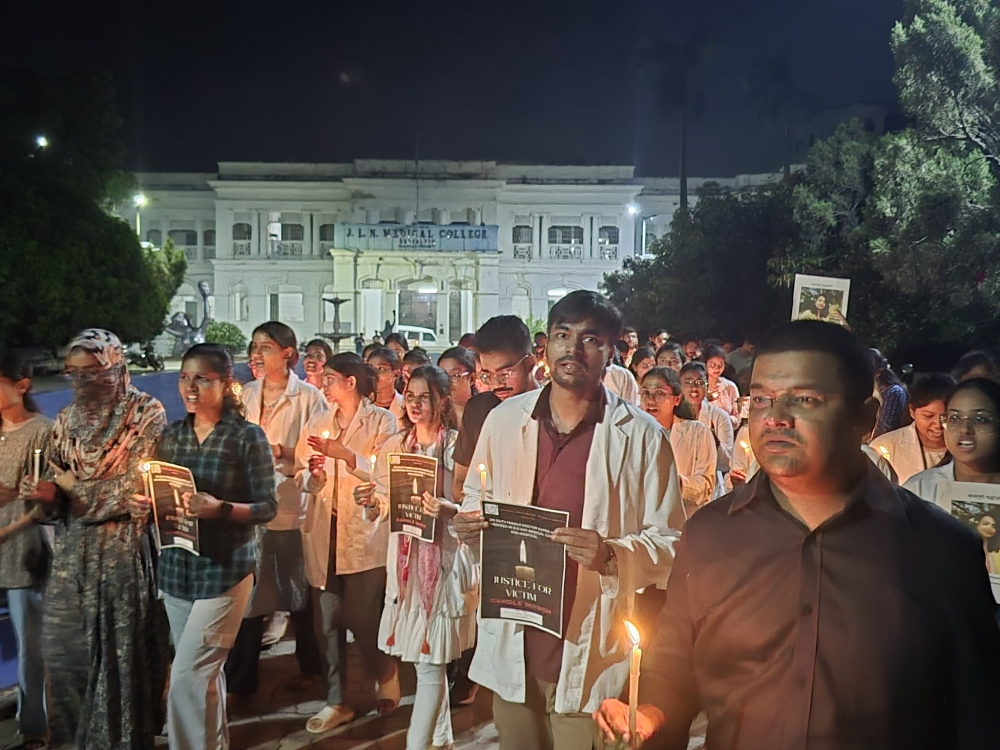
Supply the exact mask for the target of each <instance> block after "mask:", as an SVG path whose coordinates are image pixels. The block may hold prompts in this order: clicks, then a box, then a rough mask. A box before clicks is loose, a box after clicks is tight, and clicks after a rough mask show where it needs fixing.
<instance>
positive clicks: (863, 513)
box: [641, 466, 1000, 750]
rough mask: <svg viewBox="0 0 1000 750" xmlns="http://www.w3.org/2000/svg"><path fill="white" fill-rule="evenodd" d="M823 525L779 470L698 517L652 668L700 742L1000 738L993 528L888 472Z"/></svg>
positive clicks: (903, 743)
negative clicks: (783, 498) (978, 531)
mask: <svg viewBox="0 0 1000 750" xmlns="http://www.w3.org/2000/svg"><path fill="white" fill-rule="evenodd" d="M867 470H868V474H867V476H866V478H865V480H864V483H863V485H862V487H860V488H859V493H858V494H857V495H856V499H855V500H854V501H853V502H851V503H850V504H849V505H848V506H847V508H845V509H844V510H843V511H842V512H841V513H839V514H837V515H836V516H834V517H833V518H831V519H829V520H828V521H827V522H825V523H824V524H822V525H821V526H819V527H818V528H817V529H815V530H814V531H809V529H808V528H807V527H806V526H804V525H803V524H802V523H801V522H799V521H798V520H796V519H795V518H794V517H793V516H791V515H790V514H788V513H786V512H785V511H784V510H782V509H781V508H780V506H779V505H778V503H777V502H776V501H775V499H774V495H773V493H772V491H771V488H770V483H769V480H768V478H767V475H766V474H764V473H763V472H761V473H759V474H757V476H756V477H755V478H754V479H753V480H751V481H750V482H749V483H748V484H746V485H743V486H740V487H739V488H737V489H736V490H735V491H734V492H732V493H731V494H729V495H727V496H726V497H724V498H721V499H720V500H718V501H716V502H714V503H710V504H708V505H707V506H705V507H704V508H703V509H702V510H700V511H699V512H698V513H697V514H696V515H694V516H693V517H692V518H691V519H689V520H688V522H687V525H686V526H685V528H684V534H683V537H682V538H681V541H680V543H679V545H678V547H677V556H676V560H675V562H674V568H673V572H672V573H671V576H670V581H669V584H668V587H667V602H666V605H665V606H664V608H663V610H662V613H661V615H660V620H659V622H658V623H657V630H656V634H655V636H654V641H653V643H652V644H651V648H650V649H648V650H647V653H646V658H645V659H644V663H643V669H642V685H641V690H642V692H643V698H642V701H643V702H644V703H654V704H656V705H657V706H659V707H660V708H661V709H662V710H663V711H664V713H665V714H666V717H667V719H666V726H665V727H664V730H663V732H662V734H663V739H665V741H666V745H667V746H669V747H670V748H682V747H686V746H687V731H688V727H689V725H690V723H691V720H692V718H693V717H694V716H695V715H696V714H697V713H698V711H699V710H701V709H704V710H705V711H706V713H707V714H708V719H709V728H708V737H707V746H708V747H710V748H713V749H715V748H719V749H720V750H895V749H896V748H899V749H900V750H903V749H904V748H905V750H944V749H945V748H948V749H952V748H963V749H965V748H982V749H983V750H986V748H992V749H993V750H995V749H996V748H1000V725H998V724H997V721H996V716H997V711H998V710H1000V629H998V627H997V623H996V619H995V618H996V611H997V608H996V605H995V603H994V601H993V596H992V594H991V592H990V585H989V580H988V578H987V575H986V567H985V565H984V561H983V545H982V542H981V541H980V540H979V539H978V537H977V536H976V535H975V534H974V533H973V532H972V531H970V530H969V529H968V528H965V527H963V526H962V525H961V524H960V523H959V522H958V521H956V520H955V519H952V518H951V517H950V516H948V515H946V514H945V513H944V512H943V511H941V510H940V509H939V508H937V507H935V506H932V505H930V504H929V503H926V502H924V501H923V500H920V499H919V498H917V497H916V496H915V495H912V494H911V493H909V492H907V491H906V490H903V489H900V488H899V487H895V486H893V485H891V484H890V483H889V482H888V480H887V479H885V477H883V476H882V475H881V474H880V473H879V472H878V471H877V470H876V469H875V467H874V466H871V467H867Z"/></svg>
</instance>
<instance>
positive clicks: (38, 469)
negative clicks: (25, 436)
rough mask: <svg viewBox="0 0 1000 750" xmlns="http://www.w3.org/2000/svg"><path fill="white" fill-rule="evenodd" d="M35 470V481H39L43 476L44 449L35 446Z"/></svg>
mask: <svg viewBox="0 0 1000 750" xmlns="http://www.w3.org/2000/svg"><path fill="white" fill-rule="evenodd" d="M34 462H35V463H34V466H33V468H34V470H35V482H37V481H38V480H39V479H40V478H41V476H42V449H41V448H35V456H34Z"/></svg>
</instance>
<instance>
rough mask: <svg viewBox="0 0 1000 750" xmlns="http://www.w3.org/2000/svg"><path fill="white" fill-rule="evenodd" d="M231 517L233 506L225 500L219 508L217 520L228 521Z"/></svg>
mask: <svg viewBox="0 0 1000 750" xmlns="http://www.w3.org/2000/svg"><path fill="white" fill-rule="evenodd" d="M232 517H233V504H232V503H227V502H226V501H225V500H223V501H222V505H220V506H219V520H220V521H228V520H229V519H230V518H232Z"/></svg>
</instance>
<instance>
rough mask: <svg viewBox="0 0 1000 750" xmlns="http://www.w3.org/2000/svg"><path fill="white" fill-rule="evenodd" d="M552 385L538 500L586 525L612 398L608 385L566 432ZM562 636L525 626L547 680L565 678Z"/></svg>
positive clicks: (530, 665)
mask: <svg viewBox="0 0 1000 750" xmlns="http://www.w3.org/2000/svg"><path fill="white" fill-rule="evenodd" d="M551 390H552V386H546V388H545V390H543V391H542V394H541V395H540V396H539V397H538V401H537V403H536V404H535V409H534V411H532V413H531V417H532V419H536V420H538V422H539V424H538V461H537V462H536V464H535V498H534V505H537V506H538V507H540V508H550V509H552V510H564V511H566V512H568V513H569V526H570V528H575V529H578V528H580V527H581V526H582V525H583V496H584V489H585V486H586V481H585V474H586V467H587V459H588V458H589V457H590V446H591V444H592V443H593V442H594V428H595V427H596V426H597V424H598V423H599V422H600V421H601V419H602V418H603V417H604V407H605V404H606V403H607V399H606V398H605V396H604V389H603V388H602V389H600V391H599V396H600V397H599V398H597V399H595V400H594V401H592V402H591V405H590V408H589V409H588V411H587V414H586V416H584V418H583V420H582V421H581V422H580V424H578V425H577V426H576V428H575V429H574V430H573V431H572V432H569V433H567V434H563V433H560V432H559V430H557V429H556V426H555V425H554V424H553V422H552V408H551V406H550V404H549V395H550V393H551ZM578 574H579V566H578V565H577V564H576V563H575V562H573V561H572V560H567V561H566V588H565V589H564V594H563V612H564V613H565V616H564V620H567V621H568V620H569V616H570V612H572V611H573V599H574V597H575V596H576V579H577V575H578ZM562 652H563V641H562V638H556V637H555V636H554V635H552V634H550V633H546V632H544V631H542V630H537V629H535V628H525V629H524V653H525V664H526V668H527V670H528V674H530V675H531V676H532V677H535V678H537V679H539V680H543V681H545V682H552V683H555V682H559V671H560V670H561V669H562Z"/></svg>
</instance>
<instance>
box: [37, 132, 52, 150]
mask: <svg viewBox="0 0 1000 750" xmlns="http://www.w3.org/2000/svg"><path fill="white" fill-rule="evenodd" d="M35 143H36V144H38V148H45V147H46V146H48V145H49V139H48V138H46V137H45V136H44V135H40V136H38V137H37V138H36V139H35Z"/></svg>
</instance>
